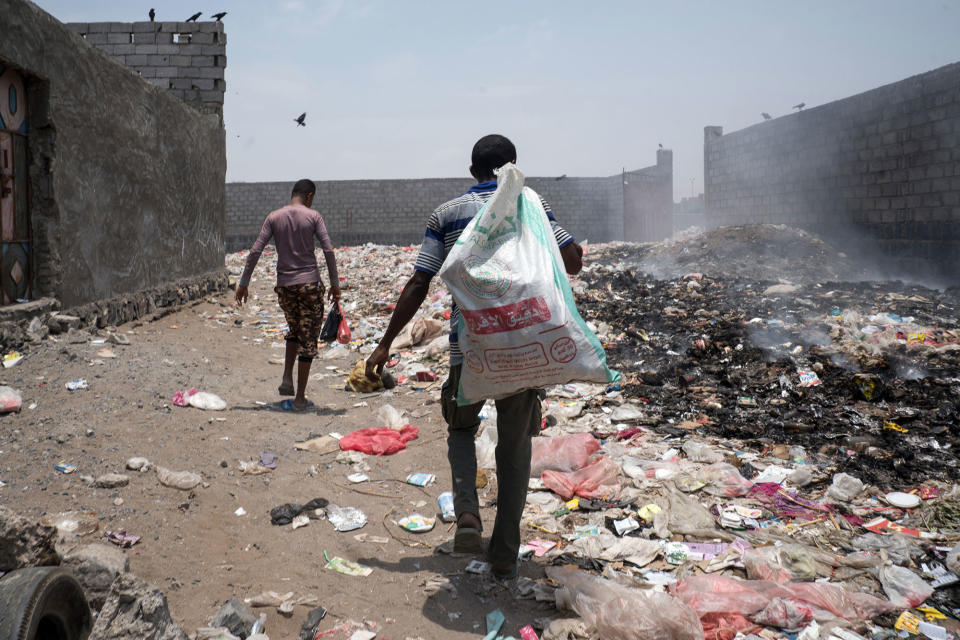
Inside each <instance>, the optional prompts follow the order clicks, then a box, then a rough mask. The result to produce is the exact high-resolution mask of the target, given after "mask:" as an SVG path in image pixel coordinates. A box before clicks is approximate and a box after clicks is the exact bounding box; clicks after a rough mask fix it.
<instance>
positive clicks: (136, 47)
mask: <svg viewBox="0 0 960 640" xmlns="http://www.w3.org/2000/svg"><path fill="white" fill-rule="evenodd" d="M67 27H69V28H70V29H71V30H73V31H74V32H75V33H78V34H79V35H80V37H82V38H83V39H84V40H86V41H87V42H88V43H90V44H92V45H93V46H95V47H97V48H98V49H100V50H101V51H103V52H104V53H106V54H107V55H109V56H110V57H112V58H113V59H114V60H116V61H118V62H120V63H122V64H124V65H126V66H128V67H130V68H131V69H133V70H134V71H136V72H137V73H138V74H139V75H140V76H141V77H142V78H143V79H144V80H146V81H147V82H149V83H151V84H154V85H156V86H158V87H161V88H163V89H167V90H169V91H170V92H171V93H172V94H173V95H175V96H177V97H178V98H180V99H181V100H183V101H184V102H187V103H188V104H190V105H192V106H194V107H196V108H197V109H199V110H200V111H202V112H203V113H214V114H217V116H218V117H219V118H220V120H221V122H222V120H223V96H224V92H225V91H226V81H225V80H224V70H225V69H226V67H227V34H226V33H225V32H224V30H223V23H222V22H89V23H88V22H72V23H68V24H67Z"/></svg>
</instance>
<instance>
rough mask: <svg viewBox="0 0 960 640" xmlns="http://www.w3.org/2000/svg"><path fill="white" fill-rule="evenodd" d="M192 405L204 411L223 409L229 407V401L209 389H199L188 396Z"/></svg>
mask: <svg viewBox="0 0 960 640" xmlns="http://www.w3.org/2000/svg"><path fill="white" fill-rule="evenodd" d="M187 402H188V403H189V404H190V406H191V407H196V408H197V409H203V410H204V411H223V410H224V409H226V408H227V403H226V402H225V401H224V400H223V398H221V397H220V396H218V395H217V394H215V393H209V392H207V391H197V392H196V393H193V394H191V395H190V396H189V397H188V398H187Z"/></svg>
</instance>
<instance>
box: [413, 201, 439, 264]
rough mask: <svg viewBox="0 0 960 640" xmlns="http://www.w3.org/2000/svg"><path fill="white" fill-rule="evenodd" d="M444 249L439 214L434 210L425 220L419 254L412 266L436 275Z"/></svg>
mask: <svg viewBox="0 0 960 640" xmlns="http://www.w3.org/2000/svg"><path fill="white" fill-rule="evenodd" d="M445 257H446V251H445V250H444V247H443V226H442V225H441V224H440V214H439V212H438V211H434V212H433V214H432V215H431V216H430V219H429V220H428V221H427V231H426V233H424V234H423V244H421V245H420V254H419V255H418V256H417V261H416V262H415V263H414V265H413V268H414V270H415V271H422V272H423V273H426V274H428V275H431V276H435V275H437V272H438V271H440V267H442V266H443V260H444V258H445Z"/></svg>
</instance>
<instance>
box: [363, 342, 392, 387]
mask: <svg viewBox="0 0 960 640" xmlns="http://www.w3.org/2000/svg"><path fill="white" fill-rule="evenodd" d="M389 359H390V347H389V346H385V345H383V344H382V343H381V344H378V345H377V348H376V349H374V350H373V353H371V354H370V357H369V358H367V379H368V380H373V381H374V382H376V381H378V380H379V379H380V374H382V373H383V365H385V364H387V360H389Z"/></svg>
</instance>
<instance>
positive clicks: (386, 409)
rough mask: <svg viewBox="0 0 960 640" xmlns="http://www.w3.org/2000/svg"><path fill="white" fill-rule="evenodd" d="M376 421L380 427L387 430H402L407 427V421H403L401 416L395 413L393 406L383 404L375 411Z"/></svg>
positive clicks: (397, 412)
mask: <svg viewBox="0 0 960 640" xmlns="http://www.w3.org/2000/svg"><path fill="white" fill-rule="evenodd" d="M377 420H378V421H379V422H380V426H381V427H386V428H388V429H402V428H404V427H405V426H407V421H406V420H404V419H403V414H401V413H400V412H399V411H397V410H396V409H395V408H394V407H393V405H390V404H385V405H383V406H382V407H380V410H379V411H377Z"/></svg>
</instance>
